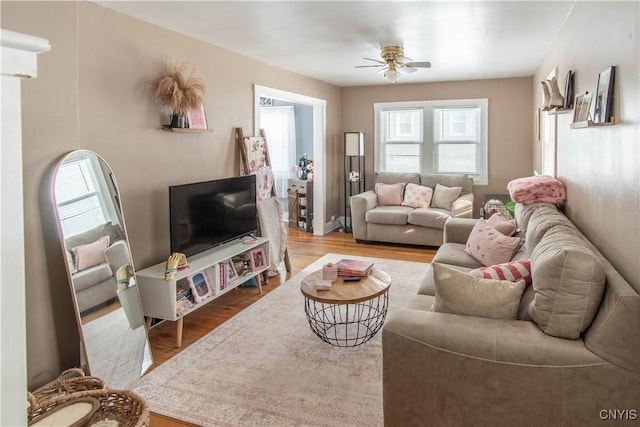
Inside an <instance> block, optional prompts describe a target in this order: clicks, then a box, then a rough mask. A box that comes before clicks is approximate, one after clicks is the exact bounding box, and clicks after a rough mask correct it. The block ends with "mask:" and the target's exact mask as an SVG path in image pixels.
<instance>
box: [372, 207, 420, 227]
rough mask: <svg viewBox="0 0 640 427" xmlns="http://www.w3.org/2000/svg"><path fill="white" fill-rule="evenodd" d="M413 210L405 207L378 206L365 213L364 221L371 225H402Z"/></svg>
mask: <svg viewBox="0 0 640 427" xmlns="http://www.w3.org/2000/svg"><path fill="white" fill-rule="evenodd" d="M412 210H413V208H410V207H407V206H378V207H377V208H374V209H371V210H369V211H367V213H366V214H365V219H366V221H367V222H369V223H372V224H393V225H404V224H406V223H407V216H408V215H409V213H410V212H411V211H412Z"/></svg>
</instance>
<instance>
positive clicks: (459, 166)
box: [438, 144, 477, 174]
mask: <svg viewBox="0 0 640 427" xmlns="http://www.w3.org/2000/svg"><path fill="white" fill-rule="evenodd" d="M438 172H440V173H470V174H475V173H476V172H477V168H476V144H438Z"/></svg>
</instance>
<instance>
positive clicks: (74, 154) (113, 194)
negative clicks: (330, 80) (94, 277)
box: [50, 149, 153, 388]
mask: <svg viewBox="0 0 640 427" xmlns="http://www.w3.org/2000/svg"><path fill="white" fill-rule="evenodd" d="M84 156H95V158H96V159H97V161H98V163H99V164H100V171H101V172H102V174H103V177H104V181H105V183H106V185H107V189H108V195H109V199H110V200H111V201H112V202H113V203H112V204H111V205H112V206H110V207H106V208H105V209H108V210H109V211H112V213H114V214H115V216H116V217H117V219H118V221H119V225H120V227H121V229H122V236H123V239H124V241H125V242H126V250H127V255H128V257H129V265H131V267H132V270H133V271H131V272H130V275H129V277H132V279H133V282H132V283H133V284H134V285H135V287H136V291H137V296H138V305H139V308H140V314H141V316H142V322H141V326H138V327H136V328H134V329H138V328H139V327H141V328H143V330H144V336H145V341H146V342H145V347H144V354H143V360H142V363H141V366H140V372H139V375H138V377H137V378H132V379H131V381H130V383H133V382H135V380H137V379H138V378H140V377H141V376H142V375H144V374H145V373H146V372H147V371H148V370H149V369H150V367H151V366H152V365H153V355H152V352H151V343H150V340H149V333H148V329H147V324H146V322H145V318H144V312H143V310H142V301H141V298H140V292H139V289H138V287H137V278H136V276H135V265H134V262H133V255H132V253H131V247H130V244H129V235H128V233H127V227H126V224H125V218H124V209H123V208H122V200H121V197H120V188H119V186H118V182H117V180H116V176H115V173H114V172H113V169H112V168H111V166H110V165H109V163H108V162H107V161H106V160H105V159H104V158H103V157H102V156H100V155H99V154H97V153H95V152H93V151H91V150H85V149H80V150H74V151H71V152H68V153H66V154H65V155H63V156H62V157H61V158H60V159H59V160H58V162H57V164H56V166H55V168H54V170H53V172H52V177H51V188H50V191H51V203H52V207H53V211H54V216H55V221H56V226H57V228H58V237H59V241H60V249H61V251H62V255H63V256H62V259H63V260H65V261H66V260H67V247H66V245H65V236H64V232H63V227H62V223H61V218H60V212H59V209H58V202H57V197H56V184H57V181H58V173H59V171H60V167H61V166H62V165H63V164H64V163H65V162H67V161H69V160H72V159H75V158H81V157H84ZM107 172H108V177H107ZM101 193H103V195H105V194H104V192H103V191H101ZM105 199H106V198H105ZM64 264H65V270H66V272H67V281H68V283H69V287H70V293H71V298H72V302H73V306H74V309H75V317H76V323H77V327H78V333H79V337H80V343H79V344H80V361H81V362H80V363H81V365H82V369H83V370H84V371H85V373H86V374H87V375H94V373H93V372H92V370H91V361H90V360H89V354H88V353H89V352H88V350H87V344H86V343H87V339H86V337H85V331H84V328H83V320H82V318H83V316H82V313H81V311H80V306H79V303H78V297H77V295H76V290H75V287H74V283H73V276H72V271H71V269H70V266H69V262H64ZM115 276H116V274H115V272H113V279H114V282H113V284H114V286H116V287H117V278H116V277H115ZM120 304H121V308H123V307H124V306H123V305H122V303H120ZM123 310H124V308H123ZM125 314H127V313H126V311H125ZM128 320H130V319H128ZM94 321H95V320H94ZM130 325H131V324H130ZM129 330H133V329H131V326H129ZM147 354H148V359H147V358H146V355H147ZM101 379H102V380H104V381H105V384H106V386H107V387H109V386H110V384H109V381H108V380H109V379H108V378H101ZM116 388H121V387H116Z"/></svg>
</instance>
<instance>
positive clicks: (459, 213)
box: [451, 193, 474, 218]
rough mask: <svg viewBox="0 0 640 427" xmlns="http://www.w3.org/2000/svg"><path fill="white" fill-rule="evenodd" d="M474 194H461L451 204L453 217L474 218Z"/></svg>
mask: <svg viewBox="0 0 640 427" xmlns="http://www.w3.org/2000/svg"><path fill="white" fill-rule="evenodd" d="M473 201H474V196H473V193H464V194H461V195H460V197H458V198H457V199H456V200H454V201H453V203H452V204H451V216H452V217H454V218H472V217H473Z"/></svg>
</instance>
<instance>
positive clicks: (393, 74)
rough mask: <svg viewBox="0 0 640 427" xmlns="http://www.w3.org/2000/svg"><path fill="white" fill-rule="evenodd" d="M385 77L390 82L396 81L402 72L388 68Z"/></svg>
mask: <svg viewBox="0 0 640 427" xmlns="http://www.w3.org/2000/svg"><path fill="white" fill-rule="evenodd" d="M384 77H385V78H386V79H387V80H389V81H390V82H392V83H395V82H396V81H398V78H399V77H400V73H399V72H398V70H392V69H388V70H387V71H385V72H384Z"/></svg>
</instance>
